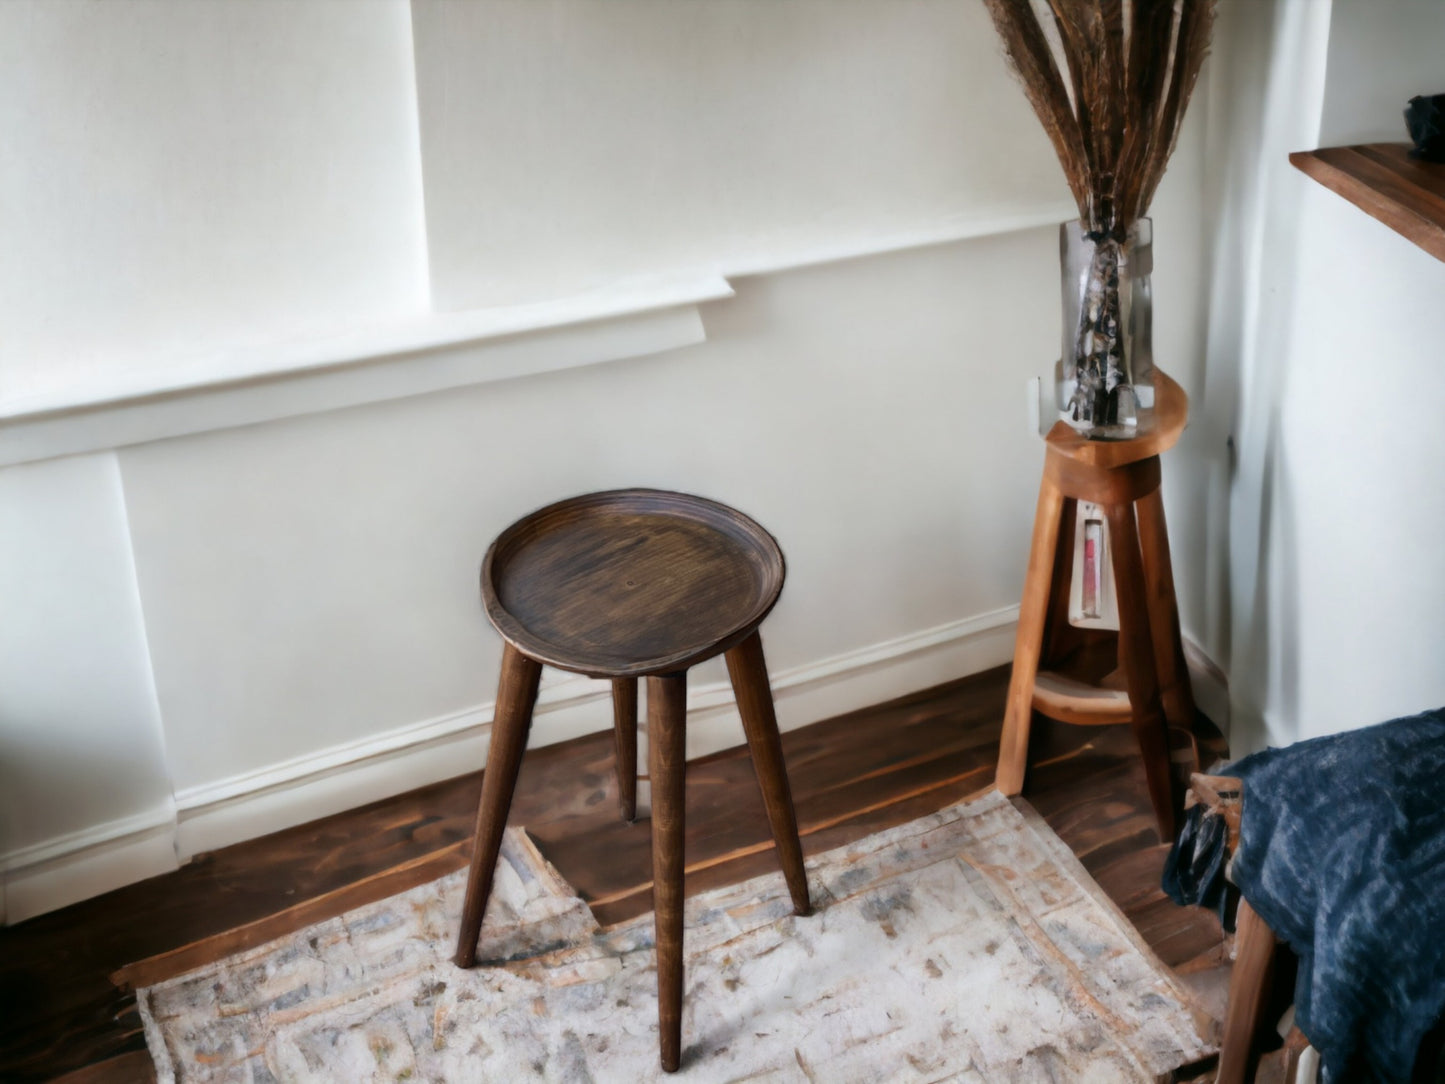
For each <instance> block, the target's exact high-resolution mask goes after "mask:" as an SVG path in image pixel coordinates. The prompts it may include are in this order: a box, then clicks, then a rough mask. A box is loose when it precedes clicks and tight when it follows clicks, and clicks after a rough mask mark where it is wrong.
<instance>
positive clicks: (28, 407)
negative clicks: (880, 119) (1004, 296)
mask: <svg viewBox="0 0 1445 1084" xmlns="http://www.w3.org/2000/svg"><path fill="white" fill-rule="evenodd" d="M1072 215H1073V208H1072V206H1071V205H1070V204H1069V203H1068V202H1067V201H1058V202H1056V203H1047V204H1043V205H1040V206H1038V207H1034V208H1030V209H1026V210H1019V209H1016V208H1000V209H991V210H989V211H988V212H986V213H983V214H974V215H969V216H952V217H949V218H944V219H940V220H938V221H935V222H931V223H928V224H926V225H923V226H919V227H916V228H913V229H908V230H900V231H896V232H894V233H889V234H881V235H876V236H872V237H868V238H858V239H850V240H845V241H840V242H837V243H830V244H821V245H815V246H812V247H808V248H804V249H785V250H780V251H761V252H758V253H755V254H753V255H751V256H749V257H746V258H743V259H740V260H737V261H734V263H733V264H730V265H728V266H726V267H703V268H696V269H693V270H690V271H686V272H678V273H675V274H670V275H667V276H651V277H639V278H634V279H629V280H626V281H622V282H618V283H615V284H612V285H609V286H607V287H604V288H601V289H598V290H595V291H591V292H589V293H585V294H580V295H576V296H573V297H567V298H561V299H558V300H555V301H547V302H537V303H532V304H526V305H512V306H507V307H502V308H494V309H472V310H468V311H465V312H452V313H436V312H425V313H417V314H413V315H411V316H406V317H399V318H397V319H394V320H392V321H390V322H387V323H381V324H373V325H371V326H367V327H361V328H348V329H345V330H339V331H337V332H335V333H331V334H322V335H313V336H311V337H307V338H300V339H296V338H292V339H286V340H281V341H270V342H264V343H260V344H251V345H246V346H233V347H229V348H214V347H213V348H210V349H208V350H206V349H203V350H200V351H198V352H196V353H195V354H194V355H188V356H186V357H184V358H180V359H177V358H175V357H170V358H166V359H159V360H157V359H148V360H147V361H146V362H145V363H144V364H142V363H139V362H137V363H136V364H134V365H131V366H120V365H117V366H116V368H117V369H121V370H122V374H121V375H119V376H117V377H114V378H112V379H111V380H110V381H109V382H98V383H94V384H86V385H84V386H74V385H70V386H64V387H57V388H51V389H47V390H45V391H41V392H31V393H22V394H16V395H10V396H0V467H3V466H8V465H11V464H15V463H26V462H31V461H34V460H38V459H49V458H54V457H56V456H62V455H75V454H78V453H82V452H91V451H99V450H102V449H107V448H121V447H125V446H126V445H130V444H140V443H144V442H146V441H152V440H162V439H165V438H167V437H176V436H185V435H188V434H192V433H202V432H207V431H210V430H213V429H227V428H232V427H235V426H239V425H251V424H255V423H257V422H265V421H271V420H274V419H278V418H289V417H296V416H299V415H304V414H314V413H320V412H323V411H327V410H338V409H342V408H344V407H349V406H358V405H361V404H363V403H373V402H382V401H385V400H388V399H397V398H403V397H406V396H412V395H421V394H425V393H427V392H433V391H442V390H445V389H449V388H456V387H462V386H465V385H469V384H483V383H489V382H491V381H495V380H505V379H509V378H511V377H516V376H526V375H530V374H533V373H541V372H549V371H553V370H557V369H569V368H576V367H580V366H584V365H593V364H599V363H603V362H607V361H615V360H618V359H620V358H624V357H639V356H642V355H644V354H652V353H659V352H661V351H663V350H670V349H675V348H677V347H680V346H688V345H693V344H695V343H698V342H702V341H704V339H705V337H706V336H705V333H704V331H703V329H702V321H701V317H700V315H699V314H698V312H697V308H696V306H697V305H699V304H702V303H704V302H708V301H717V300H722V299H724V298H728V297H731V296H732V295H733V290H732V287H731V286H730V285H729V284H728V281H727V279H728V277H741V276H749V275H767V274H776V273H779V272H784V271H790V270H794V269H797V268H803V267H812V266H816V265H819V264H825V263H833V262H837V261H840V260H851V259H858V258H862V257H868V256H883V255H888V254H890V253H895V252H903V251H907V250H911V249H918V248H926V247H931V246H935V245H945V244H952V243H956V242H960V241H967V240H973V239H976V238H980V237H990V236H995V235H999V234H1005V233H1013V232H1016V231H1018V230H1025V229H1035V228H1039V227H1043V226H1052V225H1054V224H1056V223H1058V222H1061V221H1063V220H1064V219H1066V218H1069V217H1071V216H1072Z"/></svg>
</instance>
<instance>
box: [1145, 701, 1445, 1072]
mask: <svg viewBox="0 0 1445 1084" xmlns="http://www.w3.org/2000/svg"><path fill="white" fill-rule="evenodd" d="M1220 774H1224V775H1231V776H1237V777H1239V778H1241V779H1243V780H1244V807H1243V814H1242V818H1241V821H1240V837H1239V849H1238V852H1237V853H1236V855H1235V858H1234V865H1233V867H1232V869H1231V871H1230V875H1231V879H1232V880H1233V881H1234V883H1235V884H1236V885H1238V886H1239V890H1240V892H1241V893H1242V894H1243V895H1244V898H1245V899H1247V900H1248V901H1249V902H1250V905H1251V906H1252V907H1253V908H1254V909H1255V910H1256V911H1257V912H1258V913H1259V915H1260V917H1261V918H1263V919H1264V921H1265V922H1267V923H1268V924H1269V926H1270V928H1271V929H1272V930H1274V932H1275V933H1276V934H1278V935H1279V937H1280V938H1281V939H1282V940H1284V941H1285V942H1287V943H1288V944H1289V946H1290V948H1292V949H1293V950H1294V951H1295V953H1296V954H1297V955H1298V956H1299V959H1300V969H1299V978H1298V980H1297V982H1296V985H1295V1013H1296V1015H1295V1020H1296V1023H1297V1024H1298V1025H1299V1027H1300V1030H1302V1031H1303V1032H1304V1033H1305V1035H1306V1036H1307V1037H1308V1038H1309V1040H1310V1043H1311V1044H1312V1045H1313V1046H1314V1047H1315V1049H1316V1050H1318V1051H1319V1052H1320V1062H1321V1066H1322V1069H1323V1073H1324V1080H1325V1081H1326V1082H1327V1084H1340V1082H1344V1081H1357V1080H1374V1081H1407V1080H1409V1079H1410V1074H1411V1070H1412V1067H1413V1065H1414V1062H1415V1056H1416V1052H1417V1050H1418V1049H1419V1047H1420V1042H1421V1039H1422V1038H1424V1036H1425V1034H1426V1033H1427V1032H1428V1031H1429V1030H1430V1028H1431V1027H1432V1025H1434V1024H1435V1023H1436V1021H1437V1020H1439V1019H1440V1017H1441V1015H1442V1011H1445V708H1442V709H1439V710H1437V711H1432V712H1426V713H1425V714H1423V715H1416V716H1412V717H1410V718H1406V719H1396V720H1395V721H1393V722H1389V723H1382V724H1380V725H1379V726H1372V727H1367V728H1365V729H1362V730H1354V731H1350V732H1347V733H1344V734H1336V735H1331V736H1329V737H1325V738H1316V739H1313V740H1311V741H1304V742H1299V743H1298V744H1295V745H1291V746H1288V747H1286V748H1284V749H1268V750H1265V751H1264V752H1262V753H1256V754H1254V755H1253V756H1249V757H1245V758H1244V759H1242V760H1240V761H1238V762H1237V763H1235V764H1233V765H1232V766H1230V767H1229V768H1226V769H1223V770H1222V771H1221V772H1220ZM1198 827H1199V826H1198V824H1197V823H1196V825H1195V829H1196V835H1195V836H1194V839H1193V842H1192V843H1191V842H1190V841H1189V840H1188V839H1186V838H1185V837H1183V836H1182V837H1181V844H1182V850H1181V846H1179V845H1176V848H1175V853H1174V854H1172V855H1171V861H1170V867H1171V870H1170V871H1166V884H1165V887H1166V890H1169V891H1170V894H1171V895H1172V896H1175V897H1176V899H1179V897H1180V896H1181V895H1188V894H1195V895H1196V898H1195V899H1191V900H1188V901H1187V902H1206V905H1208V903H1210V902H1213V900H1212V899H1208V900H1206V899H1202V898H1201V897H1207V896H1209V895H1210V892H1209V886H1211V885H1212V886H1214V887H1217V886H1218V877H1217V875H1214V876H1211V874H1216V871H1215V870H1214V869H1211V866H1212V863H1211V862H1210V860H1209V859H1210V854H1211V852H1212V851H1213V850H1214V849H1215V848H1217V847H1220V846H1222V842H1220V841H1219V840H1218V837H1219V836H1220V835H1221V833H1218V832H1215V833H1213V836H1214V838H1211V839H1207V840H1206V839H1204V838H1202V836H1201V835H1200V834H1198ZM1204 835H1209V833H1207V832H1206V833H1204ZM1200 843H1203V844H1204V846H1203V847H1202V848H1201V847H1198V846H1197V845H1198V844H1200ZM1181 870H1183V871H1184V872H1185V874H1186V876H1184V877H1183V878H1181V877H1180V876H1179V874H1180V871H1181ZM1191 871H1193V873H1196V874H1202V876H1197V877H1196V876H1193V875H1191ZM1184 882H1187V883H1184ZM1201 885H1203V886H1204V887H1202V888H1201ZM1180 902H1186V901H1185V900H1182V899H1181V900H1180Z"/></svg>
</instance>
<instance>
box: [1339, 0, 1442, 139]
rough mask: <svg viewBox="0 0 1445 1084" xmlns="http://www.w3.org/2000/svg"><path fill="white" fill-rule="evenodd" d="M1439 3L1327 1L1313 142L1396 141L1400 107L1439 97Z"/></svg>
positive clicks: (1401, 130)
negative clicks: (1323, 75)
mask: <svg viewBox="0 0 1445 1084" xmlns="http://www.w3.org/2000/svg"><path fill="white" fill-rule="evenodd" d="M1442 42H1445V4H1441V3H1439V2H1438V0H1379V2H1376V0H1334V5H1333V8H1332V13H1331V16H1330V44H1329V54H1328V58H1327V61H1326V64H1327V71H1328V73H1329V74H1328V78H1327V79H1326V83H1325V100H1324V107H1323V110H1322V112H1321V115H1320V145H1321V146H1324V147H1338V146H1348V145H1350V144H1353V143H1380V142H1388V143H1402V142H1405V141H1406V140H1408V139H1409V134H1408V133H1407V132H1406V130H1405V120H1404V110H1405V103H1406V102H1408V101H1409V100H1410V99H1411V98H1413V97H1415V95H1417V94H1426V95H1428V94H1445V49H1442Z"/></svg>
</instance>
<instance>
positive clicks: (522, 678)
mask: <svg viewBox="0 0 1445 1084" xmlns="http://www.w3.org/2000/svg"><path fill="white" fill-rule="evenodd" d="M541 677H542V667H541V664H539V663H537V662H534V661H533V660H532V659H529V658H527V656H526V655H523V654H522V653H521V652H520V651H518V650H517V649H516V648H515V647H513V646H512V645H511V644H508V645H507V646H506V648H505V650H504V651H503V653H502V679H501V681H500V683H499V684H498V687H497V707H496V713H495V718H493V720H492V740H491V747H490V749H489V751H488V753H487V767H486V769H485V770H484V771H483V772H482V800H481V801H480V802H479V803H478V805H477V834H476V838H475V839H474V840H473V842H472V868H471V873H470V874H468V876H467V895H466V901H465V902H464V903H463V904H462V928H461V933H460V934H459V935H458V936H457V954H456V956H455V957H454V959H455V961H456V965H457V966H458V967H471V966H472V965H473V964H474V963H476V962H477V935H478V934H479V933H480V932H481V929H482V915H483V914H485V913H486V910H487V899H488V898H489V897H490V896H491V894H492V875H493V874H494V873H495V872H496V868H497V854H498V852H499V851H500V850H501V849H502V832H503V831H504V830H505V829H506V827H507V811H508V810H509V809H511V807H512V792H513V791H514V790H516V788H517V773H518V771H520V770H521V767H522V753H523V751H524V750H525V749H526V748H527V732H528V730H530V729H531V726H532V707H533V705H534V704H536V702H537V683H538V682H539V681H540V680H541Z"/></svg>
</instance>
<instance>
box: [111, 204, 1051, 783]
mask: <svg viewBox="0 0 1445 1084" xmlns="http://www.w3.org/2000/svg"><path fill="white" fill-rule="evenodd" d="M1054 243H1055V241H1054V236H1053V231H1051V230H1036V231H1029V232H1025V233H1019V234H1011V235H1007V236H1003V237H997V238H989V239H984V240H979V241H973V242H967V243H963V244H960V245H956V246H946V247H934V248H928V249H921V250H918V251H915V252H910V253H900V254H895V255H891V256H884V257H878V258H876V259H871V260H858V261H851V262H847V263H842V264H835V265H829V266H827V267H822V268H817V269H813V270H802V271H797V272H791V273H788V274H784V275H777V276H765V277H760V278H755V279H747V280H740V281H738V282H737V283H735V288H736V289H737V296H736V297H735V298H732V299H729V300H725V301H720V302H715V303H712V304H711V305H708V306H705V307H704V310H703V316H704V322H705V324H706V325H707V332H708V340H707V342H705V343H702V344H699V345H697V346H692V347H685V348H683V349H680V350H675V351H671V352H669V353H665V354H658V355H654V356H652V357H651V358H640V359H633V360H627V361H619V362H616V363H613V364H611V365H608V366H594V367H589V368H581V369H571V370H567V371H565V372H559V373H551V374H542V375H538V376H534V377H529V378H527V379H524V380H514V381H505V382H500V383H493V384H487V385H481V386H476V387H470V388H463V389H457V390H454V391H451V392H448V393H439V394H434V395H428V396H418V397H413V398H409V399H405V400H397V401H393V402H387V403H379V404H373V405H369V406H363V407H357V408H353V409H349V410H342V411H334V412H330V413H326V414H318V415H312V416H309V417H306V418H298V419H292V420H288V421H277V422H271V423H268V424H266V425H261V426H253V427H247V428H244V429H233V430H227V431H224V432H214V433H207V434H201V435H197V436H194V437H187V438H181V439H177V440H172V441H162V442H158V443H154V444H148V445H140V446H136V447H132V448H127V449H124V450H122V452H121V453H120V462H121V467H122V472H123V474H124V477H125V480H126V492H127V496H128V499H129V503H130V517H131V527H132V536H133V545H134V547H135V553H136V562H137V568H138V572H139V578H140V583H141V589H142V592H143V594H144V597H145V599H146V617H147V622H148V628H149V632H150V639H151V652H152V660H153V663H154V666H155V674H156V682H157V687H158V689H159V695H160V702H161V705H162V709H163V712H164V716H165V720H166V730H167V738H168V749H169V752H170V756H171V767H172V772H173V774H174V779H175V783H176V785H177V787H178V788H180V789H181V790H186V789H188V788H190V787H194V786H200V785H204V784H207V783H210V782H213V781H215V780H218V779H225V778H229V777H232V776H235V775H237V774H238V773H244V772H248V771H252V770H256V769H260V768H264V767H265V766H267V765H269V764H274V763H279V762H283V761H287V760H289V759H291V758H293V757H296V756H300V755H304V754H305V753H307V752H309V751H312V750H315V749H317V748H325V747H329V746H333V745H338V744H342V743H345V742H348V741H352V740H356V739H358V738H360V737H363V736H365V735H368V734H372V733H377V732H383V731H387V730H391V729H393V728H395V727H397V726H398V725H402V724H407V723H411V722H414V721H418V720H425V719H432V718H436V717H438V716H442V715H446V714H448V713H452V712H456V711H460V710H465V709H467V708H468V707H470V706H472V705H476V704H478V703H482V702H485V701H486V700H488V699H489V698H490V695H489V693H488V689H489V687H490V684H491V683H492V682H493V681H494V680H495V676H494V675H495V668H496V665H497V661H498V657H499V655H498V652H499V647H498V643H497V641H496V639H495V637H493V636H492V635H491V634H490V632H489V631H488V629H487V627H486V625H485V622H484V621H483V620H482V618H481V614H480V611H479V603H478V600H477V595H476V569H477V564H478V561H479V560H480V557H481V554H482V551H483V550H484V549H485V546H486V544H487V542H488V541H489V540H490V539H491V538H492V537H494V536H495V535H496V534H497V533H498V532H499V531H500V530H501V529H502V528H503V527H504V526H506V524H507V523H509V522H511V521H512V520H513V519H515V518H516V517H517V516H519V515H521V514H523V513H525V512H527V511H529V510H531V509H532V508H535V507H537V506H539V505H541V504H545V503H547V502H548V501H551V500H554V499H557V498H559V497H562V496H565V495H568V494H572V493H578V492H584V491H586V490H590V489H601V488H607V487H610V486H618V485H629V484H642V485H657V486H662V487H673V488H682V489H689V490H693V491H696V492H700V493H703V494H705V495H709V496H713V497H717V498H720V499H722V500H724V501H728V502H730V503H733V504H736V505H737V506H738V507H741V508H743V509H744V510H745V511H748V512H750V513H752V514H754V515H756V516H758V517H759V519H760V520H761V521H762V522H764V523H766V524H767V525H768V526H769V528H770V529H771V530H772V531H773V532H774V533H775V534H777V536H778V537H779V539H780V540H781V541H782V543H783V546H784V549H785V551H786V552H787V553H788V555H789V558H790V568H791V573H790V579H789V585H788V589H787V591H786V592H785V594H784V598H783V602H782V604H781V605H780V607H779V609H778V611H777V612H776V613H775V614H774V616H773V617H772V618H771V619H770V622H769V625H770V630H771V631H772V633H773V636H772V640H773V642H774V647H773V649H772V650H773V654H774V661H775V662H776V664H777V665H779V666H792V665H800V664H802V663H804V662H807V661H808V660H810V659H818V658H826V657H831V656H833V655H835V654H838V653H839V652H842V651H847V650H851V649H855V648H857V647H858V646H860V645H863V644H870V643H876V642H880V641H884V640H889V639H891V638H894V637H897V636H900V635H906V634H908V633H910V632H914V631H916V630H918V629H920V628H930V627H933V626H936V625H939V624H943V623H946V622H948V621H951V620H958V619H960V618H963V617H968V616H970V615H974V614H978V613H983V612H988V611H992V610H996V609H998V608H999V607H1001V606H1006V605H1010V604H1012V603H1013V602H1014V601H1015V599H1014V597H1013V596H1014V594H1015V592H1016V590H1017V588H1018V583H1019V578H1020V576H1021V573H1022V569H1021V567H1015V566H1016V565H1018V561H1017V560H1016V558H1017V547H1018V536H1019V535H1020V534H1023V535H1024V536H1026V534H1027V530H1028V518H1029V515H1030V511H1031V508H1032V504H1033V496H1034V490H1035V488H1036V486H1037V472H1038V469H1039V462H1040V459H1041V455H1042V449H1041V446H1040V445H1039V443H1038V440H1037V438H1036V437H1034V436H1033V435H1032V434H1031V433H1030V432H1029V431H1028V429H1027V428H1026V427H1025V426H1024V425H1022V424H1021V423H1020V419H1019V418H1018V417H1017V412H1015V411H1002V412H1001V411H998V410H996V409H994V407H993V404H996V403H1002V402H1010V403H1012V402H1016V401H1017V397H1018V384H1019V383H1020V382H1021V373H1020V372H1019V370H1018V365H1017V363H1012V364H1010V363H1008V362H1003V361H999V360H998V359H1001V358H1027V357H1037V356H1043V355H1044V354H1045V353H1046V352H1047V351H1048V350H1049V348H1050V347H1051V346H1052V339H1053V337H1054V336H1055V334H1056V329H1057V324H1056V320H1057V315H1056V306H1055V305H1054V303H1053V296H1052V291H1039V290H1033V289H1030V288H1029V284H1030V283H1032V282H1034V281H1038V280H1043V281H1045V282H1049V281H1052V277H1053V274H1054V271H1053V263H1054V261H1055V258H1056V257H1055V253H1054ZM963 342H967V343H968V344H969V345H968V352H967V353H963V352H961V351H960V348H959V344H960V343H963ZM983 462H987V463H988V464H989V467H988V469H987V470H980V469H979V466H980V464H981V463H983ZM1006 523H1012V524H1013V528H1012V529H1008V528H1004V527H1002V526H1001V525H1003V524H1006ZM218 735H220V736H228V735H236V736H237V737H236V738H235V740H231V739H229V738H227V739H225V740H217V738H218ZM241 736H244V739H242V737H241Z"/></svg>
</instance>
